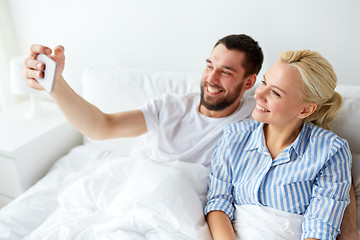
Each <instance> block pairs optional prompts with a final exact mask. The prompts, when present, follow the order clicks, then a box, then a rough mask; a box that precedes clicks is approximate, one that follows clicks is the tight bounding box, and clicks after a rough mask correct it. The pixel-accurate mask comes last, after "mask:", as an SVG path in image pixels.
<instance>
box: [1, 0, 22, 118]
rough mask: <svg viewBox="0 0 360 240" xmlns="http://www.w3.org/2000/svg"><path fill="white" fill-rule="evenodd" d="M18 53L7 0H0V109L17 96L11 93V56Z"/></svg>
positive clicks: (8, 104) (12, 102) (7, 105)
mask: <svg viewBox="0 0 360 240" xmlns="http://www.w3.org/2000/svg"><path fill="white" fill-rule="evenodd" d="M17 55H18V48H17V43H16V40H15V34H14V29H13V24H12V21H11V16H10V11H9V6H8V0H0V111H1V110H3V109H5V108H7V107H9V106H11V105H13V104H14V103H15V102H16V101H17V98H16V97H15V96H14V95H13V94H11V83H10V70H9V69H10V66H9V61H10V59H11V58H13V57H15V56H17Z"/></svg>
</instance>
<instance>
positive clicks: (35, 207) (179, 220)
mask: <svg viewBox="0 0 360 240" xmlns="http://www.w3.org/2000/svg"><path fill="white" fill-rule="evenodd" d="M207 180H208V169H207V168H205V167H204V166H202V165H197V164H189V163H183V162H169V163H157V162H154V161H150V160H146V159H131V158H124V157H120V156H119V155H117V154H114V153H112V152H110V151H108V150H104V149H101V148H99V147H98V146H96V145H93V144H87V145H83V146H79V147H76V148H74V149H73V150H72V151H71V152H70V153H69V154H68V155H66V156H65V157H63V158H61V159H60V160H59V161H58V162H57V163H56V164H55V165H54V167H53V168H52V169H51V171H50V172H49V173H48V174H47V175H46V176H45V177H44V178H43V179H41V180H40V181H39V182H38V183H37V184H35V185H34V186H33V187H32V188H30V189H29V190H28V191H27V192H26V193H24V194H23V195H21V196H20V197H18V198H17V199H16V200H14V201H13V202H11V203H10V204H9V205H8V206H6V207H5V208H3V209H2V210H1V211H0V239H174V238H175V239H205V240H206V239H211V236H210V232H209V230H208V227H207V224H206V222H205V218H204V216H203V212H202V211H203V206H204V204H205V201H206V188H207Z"/></svg>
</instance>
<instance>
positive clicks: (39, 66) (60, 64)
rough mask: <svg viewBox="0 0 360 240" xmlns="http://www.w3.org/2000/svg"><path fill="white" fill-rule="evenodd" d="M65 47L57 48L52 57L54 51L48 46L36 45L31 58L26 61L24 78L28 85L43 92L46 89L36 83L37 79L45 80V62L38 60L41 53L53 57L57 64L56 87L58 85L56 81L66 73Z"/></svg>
mask: <svg viewBox="0 0 360 240" xmlns="http://www.w3.org/2000/svg"><path fill="white" fill-rule="evenodd" d="M64 50H65V49H64V47H63V46H57V47H56V48H55V49H54V54H53V55H51V53H52V50H51V49H50V48H48V47H46V46H42V45H38V44H34V45H32V46H31V48H30V54H29V57H28V58H26V59H25V60H24V71H23V73H24V76H25V79H26V84H27V85H28V86H29V87H31V88H33V89H38V90H43V89H44V88H43V87H42V86H41V85H40V84H39V83H38V81H36V79H35V78H43V77H44V73H43V70H44V69H45V65H44V63H43V62H40V61H38V60H37V57H38V55H39V54H40V53H43V54H46V55H47V56H49V57H51V58H52V59H53V60H54V61H55V62H56V64H57V68H56V73H55V79H54V81H55V82H54V85H56V81H59V79H61V74H62V72H63V71H64V67H65V55H64Z"/></svg>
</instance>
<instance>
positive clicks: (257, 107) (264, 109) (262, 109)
mask: <svg viewBox="0 0 360 240" xmlns="http://www.w3.org/2000/svg"><path fill="white" fill-rule="evenodd" d="M256 109H258V110H260V111H262V112H270V111H269V110H267V109H266V108H264V107H262V106H260V105H259V104H256Z"/></svg>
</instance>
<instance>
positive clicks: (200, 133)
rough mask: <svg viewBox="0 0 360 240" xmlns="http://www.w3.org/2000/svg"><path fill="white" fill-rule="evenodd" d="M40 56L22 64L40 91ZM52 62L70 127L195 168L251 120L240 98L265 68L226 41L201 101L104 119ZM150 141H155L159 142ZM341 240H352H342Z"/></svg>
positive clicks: (242, 42) (58, 53)
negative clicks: (226, 133) (126, 141)
mask: <svg viewBox="0 0 360 240" xmlns="http://www.w3.org/2000/svg"><path fill="white" fill-rule="evenodd" d="M40 53H45V54H47V55H48V56H50V55H51V54H52V50H51V49H50V48H48V47H45V46H41V45H33V46H32V47H31V52H30V56H29V57H28V58H27V59H26V60H25V61H24V66H25V69H24V75H25V77H26V79H27V84H28V85H29V86H30V87H32V88H34V89H39V90H42V89H43V88H42V87H41V85H39V83H38V82H37V81H36V80H35V78H42V77H43V72H42V71H43V70H44V67H45V66H44V64H43V63H42V62H40V61H37V60H36V59H37V56H38V54H40ZM51 57H52V59H53V60H55V61H56V63H57V72H56V75H55V80H54V86H53V91H52V93H51V94H50V95H51V97H52V98H53V99H54V100H55V102H56V103H57V104H58V106H59V107H60V109H61V111H62V112H63V114H64V115H65V116H66V117H67V119H68V120H69V121H70V122H71V123H72V125H74V126H75V127H76V128H77V129H78V130H79V131H80V132H82V133H83V134H84V135H87V136H88V137H90V138H92V139H109V138H119V137H133V136H139V135H142V134H144V133H147V134H146V135H145V141H144V143H145V145H141V151H139V152H141V153H142V154H145V155H146V156H147V157H149V158H153V159H156V160H169V159H170V160H181V161H186V162H196V163H201V164H203V165H205V166H209V165H210V161H211V155H212V152H213V150H214V148H215V146H216V143H217V140H218V138H219V137H220V135H221V134H222V129H223V127H224V126H225V125H226V124H228V123H231V122H233V121H240V120H242V119H245V118H247V117H248V116H250V115H251V112H252V110H253V107H254V101H252V100H251V99H247V98H243V95H244V92H245V91H246V90H248V89H250V88H251V87H252V86H253V85H254V83H255V80H256V75H257V74H258V73H259V71H260V69H261V66H262V62H263V53H262V50H261V48H260V47H259V45H258V43H257V42H256V41H254V40H253V39H252V38H251V37H249V36H247V35H244V34H240V35H229V36H226V37H224V38H222V39H220V40H219V41H218V42H217V43H216V44H215V47H214V49H213V51H212V52H211V54H210V57H209V58H208V59H207V60H206V68H205V70H204V72H203V76H202V80H201V94H200V96H199V95H198V94H188V95H186V96H177V95H176V96H175V95H167V96H165V97H162V98H157V99H154V100H153V101H150V102H148V103H147V104H146V105H145V106H144V107H142V108H141V109H138V110H133V111H127V112H119V113H113V114H105V113H103V112H101V111H100V110H99V109H98V108H97V107H96V106H94V105H92V104H90V103H89V102H87V101H85V100H84V99H83V98H81V97H80V96H79V95H78V94H76V93H75V92H74V91H73V90H72V89H71V88H70V87H69V85H68V84H67V83H66V82H65V80H64V78H63V76H62V72H63V70H64V65H65V56H64V48H63V47H62V46H58V47H56V48H55V49H54V55H52V56H51ZM99 84H101V79H100V80H99ZM154 139H158V140H157V142H154ZM347 209H349V208H347ZM352 211H353V210H352ZM352 211H350V210H347V211H345V215H344V216H345V217H344V219H345V220H344V221H343V224H342V229H343V228H344V229H346V227H349V228H350V231H349V233H351V234H353V233H356V232H355V231H356V224H355V225H351V224H348V223H351V222H355V223H356V221H355V220H356V218H355V220H354V217H352V218H351V216H350V215H351V214H347V212H350V213H351V212H352ZM355 217H356V216H355ZM343 236H344V237H343ZM341 237H343V238H341ZM339 238H341V239H342V240H345V239H354V238H346V236H345V235H340V236H339Z"/></svg>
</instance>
